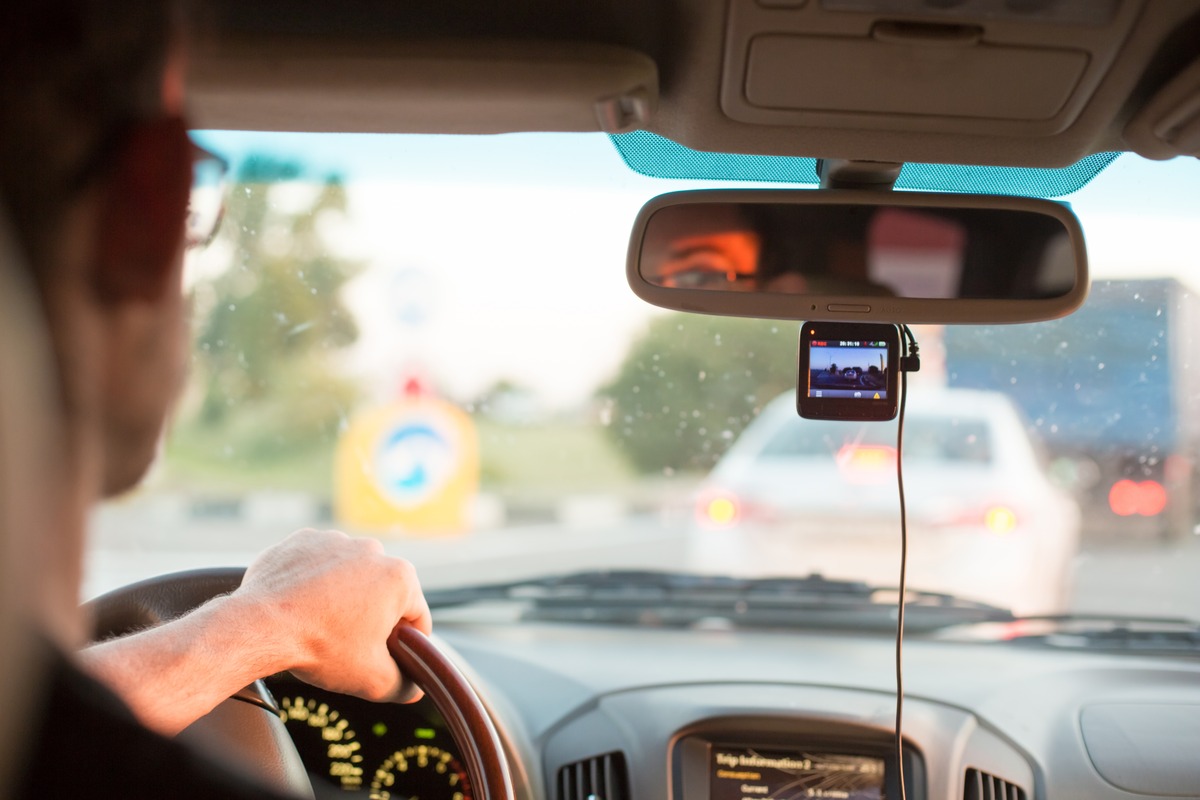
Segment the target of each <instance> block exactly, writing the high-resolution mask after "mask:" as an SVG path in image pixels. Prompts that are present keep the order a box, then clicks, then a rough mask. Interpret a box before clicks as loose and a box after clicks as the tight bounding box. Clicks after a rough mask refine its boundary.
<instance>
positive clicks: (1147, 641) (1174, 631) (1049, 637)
mask: <svg viewBox="0 0 1200 800" xmlns="http://www.w3.org/2000/svg"><path fill="white" fill-rule="evenodd" d="M1001 638H1003V639H1004V640H1005V641H1008V642H1012V643H1015V644H1028V645H1037V646H1046V647H1060V648H1071V649H1082V650H1117V651H1125V652H1146V653H1150V652H1153V653H1200V622H1196V621H1195V620H1190V619H1185V618H1182V617H1138V616H1121V615H1111V614H1057V615H1047V616H1037V617H1022V618H1021V619H1020V620H1018V621H1017V622H1016V624H1015V625H1014V626H1012V627H1011V628H1009V629H1007V630H1006V631H1005V634H1004V635H1003V636H1002V637H1001Z"/></svg>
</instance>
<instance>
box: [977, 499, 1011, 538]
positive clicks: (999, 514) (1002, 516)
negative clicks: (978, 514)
mask: <svg viewBox="0 0 1200 800" xmlns="http://www.w3.org/2000/svg"><path fill="white" fill-rule="evenodd" d="M983 526H984V527H985V528H987V529H988V530H989V531H991V532H992V533H994V534H997V535H999V536H1003V535H1004V534H1006V533H1012V532H1013V531H1014V530H1016V529H1017V514H1016V512H1015V511H1013V510H1012V509H1011V508H1009V507H1008V506H992V507H991V508H989V509H988V510H987V511H985V512H984V513H983Z"/></svg>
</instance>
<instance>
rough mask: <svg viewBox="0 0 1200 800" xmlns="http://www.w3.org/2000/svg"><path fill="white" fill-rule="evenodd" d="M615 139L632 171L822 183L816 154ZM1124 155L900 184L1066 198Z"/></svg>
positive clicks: (916, 169) (960, 170)
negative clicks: (776, 153)
mask: <svg viewBox="0 0 1200 800" xmlns="http://www.w3.org/2000/svg"><path fill="white" fill-rule="evenodd" d="M609 138H610V139H611V140H612V143H613V145H614V146H615V147H616V148H617V152H618V153H620V155H621V158H623V159H624V160H625V163H626V164H627V165H628V166H629V168H630V169H632V170H634V171H635V172H638V173H641V174H642V175H647V176H649V177H652V178H676V179H685V180H686V179H690V180H721V181H754V182H763V183H792V184H800V185H808V186H815V185H816V184H817V183H818V182H819V181H818V178H817V161H816V159H814V158H799V157H791V156H757V155H740V154H737V153H705V152H701V151H699V150H693V149H691V148H690V147H684V146H683V145H681V144H678V143H676V142H673V141H671V140H670V139H666V138H664V137H662V136H659V135H657V134H654V133H649V132H647V131H634V132H632V133H621V134H615V135H612V136H610V137H609ZM1118 155H1120V154H1119V153H1097V154H1096V155H1092V156H1088V157H1086V158H1084V159H1081V160H1080V161H1078V162H1076V163H1075V164H1072V165H1071V166H1069V167H1063V168H1061V169H1035V168H1030V167H980V166H962V165H956V164H905V165H904V169H903V170H901V172H900V179H899V180H897V181H896V188H898V189H918V190H926V191H934V190H936V191H943V192H967V193H971V194H1006V195H1022V196H1026V197H1062V196H1063V195H1068V194H1071V193H1072V192H1075V191H1078V190H1079V189H1081V188H1083V187H1084V186H1085V185H1086V184H1087V183H1088V182H1089V181H1091V180H1092V179H1093V178H1094V177H1096V176H1097V175H1098V174H1100V172H1101V171H1102V170H1104V168H1105V167H1107V166H1108V165H1109V164H1111V163H1112V162H1113V161H1115V160H1116V158H1117V156H1118Z"/></svg>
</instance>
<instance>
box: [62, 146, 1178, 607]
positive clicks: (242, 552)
mask: <svg viewBox="0 0 1200 800" xmlns="http://www.w3.org/2000/svg"><path fill="white" fill-rule="evenodd" d="M197 139H198V140H199V141H201V142H202V143H203V144H204V145H205V146H206V147H207V148H209V149H211V150H213V151H214V152H216V153H219V154H220V155H222V156H224V157H225V158H227V159H228V160H229V161H230V162H231V164H232V173H231V178H232V185H231V186H230V187H229V189H228V194H227V199H226V209H225V217H224V220H223V224H222V227H221V230H220V233H219V235H218V237H217V239H216V240H215V241H213V242H212V243H211V244H210V245H209V246H208V247H207V248H206V249H204V250H203V251H200V252H198V253H195V254H192V255H190V256H189V259H190V261H189V263H188V265H187V270H188V277H187V283H188V291H189V293H190V294H191V295H192V304H193V315H194V318H193V330H194V356H193V360H192V370H191V382H190V385H189V387H188V390H187V392H186V394H185V395H184V397H183V399H182V400H181V402H180V404H179V407H178V409H177V412H176V414H175V419H174V422H173V425H172V427H171V430H170V431H169V433H168V435H167V436H166V439H165V442H164V447H163V456H162V458H160V460H159V462H158V464H157V465H156V467H155V468H154V470H153V472H152V473H151V475H150V476H148V479H147V481H146V482H145V485H144V486H143V487H142V488H141V489H139V490H138V491H136V492H135V493H133V494H131V495H129V496H126V497H122V498H118V499H116V500H114V501H112V502H110V503H108V504H107V505H106V506H104V507H103V508H101V509H100V511H99V512H98V513H97V514H96V516H95V520H94V525H93V529H94V530H93V535H92V540H91V549H90V553H89V560H88V575H87V583H86V587H85V594H86V595H87V596H94V595H96V594H98V593H101V592H103V591H106V590H108V589H111V588H114V587H116V586H120V585H123V584H126V583H129V582H131V581H133V580H137V579H140V578H143V577H148V576H151V575H157V574H161V573H164V572H168V571H172V570H175V569H184V568H191V567H199V566H209V565H228V564H245V563H248V562H249V561H250V560H251V559H252V558H253V557H254V555H255V554H256V553H257V552H259V551H260V550H261V549H262V548H263V547H265V546H267V545H268V544H270V543H272V542H274V541H277V540H278V539H280V538H282V537H283V536H285V535H286V534H287V533H289V532H291V531H292V530H294V529H296V528H299V527H336V528H340V529H343V530H346V531H348V532H350V533H354V534H358V535H364V536H375V537H378V538H380V539H381V540H382V541H383V542H384V543H385V546H386V548H387V549H388V551H389V552H393V553H396V554H399V555H403V556H404V557H406V558H408V559H410V560H411V561H413V562H414V564H415V565H416V567H417V569H418V572H419V574H420V575H421V577H422V581H423V583H424V585H425V586H426V588H438V587H457V586H466V585H470V584H479V583H494V582H498V581H512V580H517V579H521V578H531V577H536V576H540V575H546V574H554V573H563V572H570V571H577V570H588V569H596V568H611V569H651V570H656V569H662V570H689V571H698V572H702V573H714V574H723V573H730V574H736V575H750V576H759V577H765V576H787V575H795V576H804V575H809V574H811V573H814V572H815V573H820V574H821V575H823V576H825V577H826V578H831V579H851V580H861V581H865V582H868V583H870V584H872V585H883V586H889V585H892V586H894V585H895V584H896V582H897V579H898V574H899V548H900V542H899V506H898V499H897V494H896V487H895V464H896V450H895V445H896V438H895V434H896V428H895V424H894V423H893V424H865V423H822V422H813V421H808V420H801V419H799V418H798V417H797V416H796V413H795V409H794V400H793V395H791V394H790V393H793V392H794V387H795V382H796V342H797V338H798V332H799V326H798V324H796V323H787V322H778V321H756V320H743V319H724V318H716V317H703V316H695V315H683V314H676V313H670V312H665V311H663V310H661V309H656V308H653V307H650V306H648V305H645V304H644V303H642V302H641V301H640V300H638V299H636V298H635V297H634V295H633V294H632V292H631V291H630V290H629V288H628V287H627V285H626V283H625V277H624V269H625V259H626V252H627V248H628V236H629V233H630V227H631V224H632V221H633V218H634V216H635V215H636V213H637V211H638V209H639V208H640V207H641V205H642V204H643V203H644V202H646V201H647V200H649V199H650V198H651V197H653V196H655V195H658V194H661V193H663V192H666V191H675V190H679V189H687V188H699V187H704V186H718V185H721V186H729V185H732V184H728V183H726V184H718V183H716V182H701V181H680V180H664V179H656V178H650V177H646V176H643V175H639V174H636V173H634V172H633V171H631V170H630V169H629V168H628V167H626V165H625V164H624V163H623V162H622V160H621V158H620V156H619V155H618V153H617V151H616V150H615V148H614V147H613V144H612V143H611V142H610V141H609V139H608V138H607V137H604V136H599V135H597V136H591V135H579V134H576V135H546V134H537V135H534V134H530V135H508V136H495V137H450V136H336V135H297V134H245V133H220V132H206V133H201V134H198V135H197ZM1198 183H1200V165H1198V164H1197V163H1195V162H1194V161H1193V162H1187V163H1185V162H1183V161H1177V162H1170V163H1165V164H1164V163H1151V162H1146V161H1140V160H1138V159H1136V158H1134V157H1130V156H1126V157H1122V158H1120V159H1118V160H1117V161H1116V162H1115V163H1114V164H1113V165H1112V166H1110V167H1109V168H1108V169H1107V170H1106V171H1105V172H1102V173H1101V174H1100V175H1099V176H1098V177H1097V178H1095V179H1094V180H1093V181H1092V182H1091V183H1090V184H1089V185H1087V186H1085V187H1084V188H1083V189H1081V190H1079V191H1078V192H1076V193H1075V194H1073V195H1070V196H1068V197H1066V198H1065V200H1066V201H1067V202H1070V203H1071V204H1072V206H1073V208H1074V209H1075V211H1076V213H1078V214H1079V216H1080V218H1081V221H1082V223H1083V227H1084V231H1085V234H1086V236H1087V239H1088V246H1089V257H1090V260H1091V268H1092V273H1093V279H1094V281H1095V283H1094V286H1093V290H1092V294H1091V298H1090V299H1089V301H1088V303H1087V304H1086V305H1085V307H1084V309H1083V310H1082V311H1080V312H1079V313H1078V314H1076V315H1073V316H1072V317H1069V318H1067V319H1063V320H1058V321H1054V322H1049V323H1042V324H1038V325H1029V326H1001V327H972V326H959V327H946V328H939V327H932V326H926V327H922V328H917V329H915V333H916V336H917V339H918V341H919V342H920V344H921V353H922V359H923V364H922V369H921V371H920V372H919V373H917V374H915V375H914V376H912V379H911V382H910V386H909V398H910V408H909V412H908V413H909V416H908V419H907V421H906V429H905V437H906V441H905V447H904V451H903V456H904V462H903V463H904V466H905V467H906V468H908V471H907V472H906V479H907V480H906V490H907V497H908V502H909V523H910V540H911V544H910V548H911V559H912V562H911V565H910V582H911V584H912V585H913V587H914V588H916V589H928V590H934V591H940V592H947V593H951V594H954V595H958V596H961V597H963V598H966V599H969V600H977V601H981V602H987V603H990V604H993V605H998V606H1000V607H1002V608H1010V609H1013V610H1015V611H1018V612H1019V613H1051V612H1059V611H1076V612H1099V613H1123V614H1129V613H1138V614H1154V615H1166V616H1182V617H1188V618H1192V619H1200V590H1198V589H1197V587H1198V586H1200V581H1197V580H1196V579H1195V575H1196V573H1197V568H1198V567H1200V557H1198V555H1197V553H1198V552H1200V545H1198V544H1197V539H1200V537H1198V536H1197V535H1196V533H1197V531H1198V530H1200V529H1198V528H1197V526H1196V509H1197V503H1198V502H1200V493H1198V492H1197V491H1196V488H1197V487H1196V483H1197V480H1200V476H1198V475H1197V472H1196V469H1195V464H1196V458H1197V446H1198V438H1200V431H1198V430H1197V426H1196V424H1195V423H1194V422H1193V420H1194V419H1195V418H1196V417H1197V409H1196V408H1195V405H1194V404H1195V403H1196V402H1197V398H1198V397H1200V362H1198V361H1197V357H1198V356H1200V351H1197V350H1196V349H1195V348H1196V346H1197V344H1198V339H1197V332H1198V330H1200V329H1198V327H1197V326H1198V325H1200V317H1198V316H1197V314H1200V306H1197V303H1196V301H1195V298H1194V296H1193V294H1192V291H1193V290H1192V284H1193V281H1194V280H1195V277H1194V273H1195V268H1196V266H1197V265H1196V264H1195V263H1194V262H1195V248H1194V245H1193V244H1192V242H1191V238H1190V236H1191V230H1192V228H1193V227H1194V221H1195V220H1196V219H1200V195H1197V193H1196V192H1195V191H1194V187H1195V186H1196V185H1198ZM758 185H762V184H758ZM777 398H779V399H777Z"/></svg>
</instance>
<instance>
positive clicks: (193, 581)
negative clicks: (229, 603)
mask: <svg viewBox="0 0 1200 800" xmlns="http://www.w3.org/2000/svg"><path fill="white" fill-rule="evenodd" d="M244 574H245V569H243V568H240V567H229V568H217V569H198V570H188V571H185V572H176V573H173V574H170V575H163V576H160V577H157V578H150V579H148V580H144V581H140V582H138V583H133V584H130V585H129V586H123V587H121V588H119V589H114V590H113V591H111V592H108V593H107V594H104V595H101V596H100V597H97V598H96V599H95V600H92V601H91V602H89V603H87V604H86V606H85V609H86V610H87V611H89V612H90V613H91V614H92V618H93V620H94V623H93V636H94V638H95V639H97V640H100V639H107V638H110V637H112V636H119V635H121V634H124V633H129V632H131V631H134V630H137V629H139V628H145V627H147V626H149V625H156V624H158V623H161V622H165V621H167V620H170V619H174V618H176V617H179V616H182V615H183V614H185V613H187V612H188V611H191V610H192V609H194V608H196V607H197V606H200V605H202V604H203V603H204V602H206V601H207V600H210V599H211V598H213V597H216V596H218V595H222V594H227V593H229V592H232V591H233V590H234V589H236V588H238V587H239V586H240V585H241V583H242V576H243V575H244ZM387 645H388V650H389V651H390V652H391V654H392V658H394V659H395V661H396V664H397V666H399V668H400V672H401V673H402V674H403V675H404V676H405V678H406V679H408V680H412V681H413V682H415V683H416V684H417V685H418V686H420V687H421V688H422V689H424V690H425V694H426V695H427V696H428V697H429V699H430V700H431V701H432V702H433V704H434V705H435V706H436V707H437V709H438V711H440V712H441V714H442V716H443V717H444V718H445V720H446V726H447V727H448V728H449V730H450V735H451V737H452V738H453V739H454V743H455V745H457V747H458V752H459V754H460V756H461V758H462V763H463V766H464V767H465V768H466V770H467V776H468V777H469V778H470V780H471V787H472V790H473V798H474V800H513V785H512V778H511V776H510V775H509V771H508V761H507V760H506V759H505V757H504V749H503V745H502V744H501V742H500V737H499V735H498V734H497V732H496V728H495V726H494V725H493V724H492V720H491V718H490V717H489V716H488V713H487V710H486V709H485V708H484V707H483V704H482V703H481V702H480V700H479V697H478V695H476V694H475V690H474V689H473V688H472V687H471V685H470V683H468V682H467V680H466V678H464V677H463V675H462V673H461V672H459V670H458V668H457V667H456V666H455V665H454V663H453V662H452V661H450V659H448V658H447V657H446V656H445V654H443V653H442V652H441V651H440V650H438V648H437V646H436V645H434V644H433V642H431V641H430V640H429V638H428V637H426V636H425V635H424V634H423V633H421V632H420V631H418V630H417V629H415V628H412V627H410V626H408V625H400V626H398V627H397V628H396V630H395V631H394V632H393V634H392V635H391V636H390V637H389V638H388V642H387ZM180 738H181V739H190V740H192V741H194V742H196V743H197V744H199V745H200V746H201V747H204V746H206V745H205V743H206V742H207V743H208V746H210V747H212V746H220V745H222V744H226V745H227V744H228V743H229V742H234V743H236V745H237V747H236V750H237V751H238V752H239V753H240V754H243V755H244V756H245V757H246V758H245V759H243V760H244V761H250V762H252V765H253V766H252V769H253V771H254V772H255V773H256V774H255V776H254V777H256V778H258V779H259V780H260V781H265V782H266V783H268V784H269V785H271V786H272V787H274V788H277V789H281V790H283V791H290V792H297V791H298V792H300V793H301V794H302V795H305V796H308V797H311V796H312V785H311V784H310V783H309V780H308V776H307V774H306V772H305V770H304V765H303V764H302V763H301V762H300V756H299V754H298V753H297V752H296V748H295V746H294V745H293V744H292V739H291V736H290V735H289V734H288V732H287V730H286V728H285V727H284V724H283V720H282V719H281V718H280V716H279V713H278V709H277V708H275V707H274V705H273V703H272V702H271V700H270V695H269V693H268V692H267V691H266V688H265V686H263V685H262V682H261V681H256V682H255V684H254V685H252V686H250V687H247V688H246V689H244V690H242V691H241V692H238V693H237V694H236V695H234V696H233V697H231V698H230V699H228V700H226V701H224V702H223V703H222V704H221V705H219V706H218V707H217V708H216V709H214V710H213V712H212V713H210V714H209V715H208V716H206V717H203V718H201V719H199V720H197V721H196V722H195V723H193V724H192V726H191V727H190V728H188V729H187V730H186V731H184V732H183V733H181V734H180ZM224 749H226V750H229V749H231V748H228V747H225V748H224Z"/></svg>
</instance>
